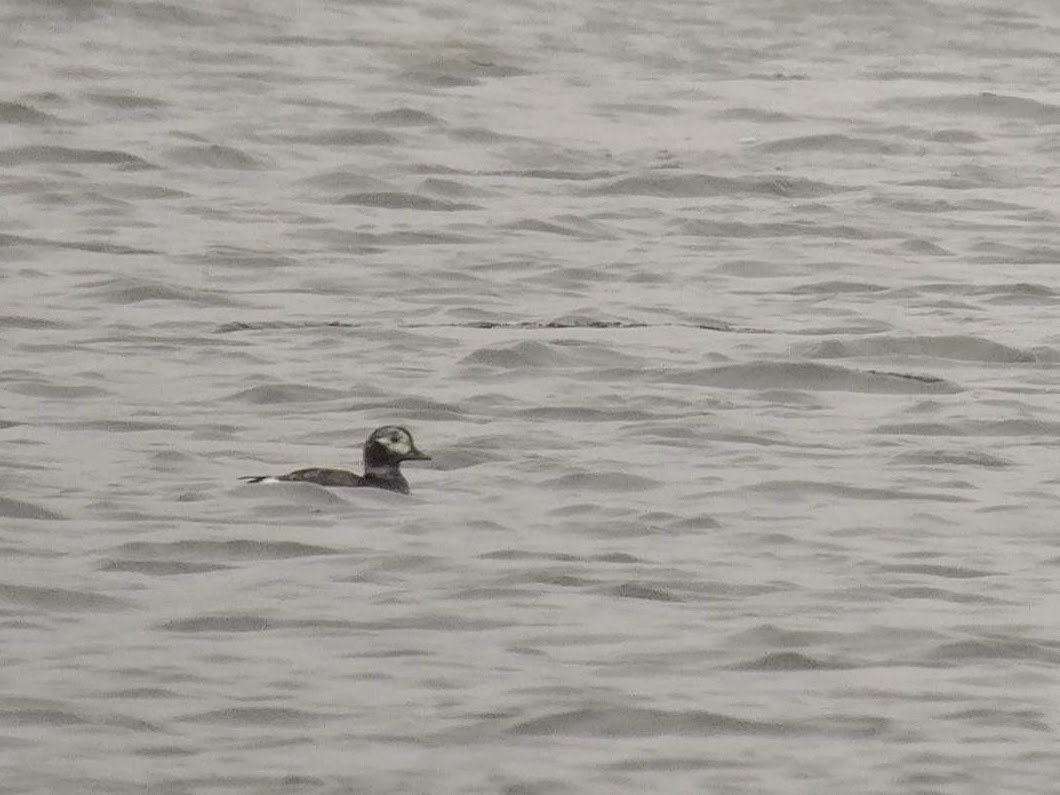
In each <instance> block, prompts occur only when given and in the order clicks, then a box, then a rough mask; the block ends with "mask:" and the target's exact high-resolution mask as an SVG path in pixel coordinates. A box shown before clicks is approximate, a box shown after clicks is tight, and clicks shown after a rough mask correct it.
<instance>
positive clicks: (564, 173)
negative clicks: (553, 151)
mask: <svg viewBox="0 0 1060 795" xmlns="http://www.w3.org/2000/svg"><path fill="white" fill-rule="evenodd" d="M490 173H491V174H492V175H494V176H498V177H514V178H523V179H543V180H552V181H556V182H592V181H593V180H597V179H607V178H609V177H614V176H616V173H615V172H614V171H599V170H593V171H577V170H574V169H560V168H528V169H520V170H517V171H496V172H490Z"/></svg>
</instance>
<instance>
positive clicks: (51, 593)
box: [0, 583, 132, 613]
mask: <svg viewBox="0 0 1060 795" xmlns="http://www.w3.org/2000/svg"><path fill="white" fill-rule="evenodd" d="M0 602H2V603H5V604H10V605H18V606H19V607H26V608H30V609H35V610H45V611H49V612H51V611H55V612H60V613H61V612H71V613H79V612H84V611H88V612H96V611H100V612H102V611H109V610H125V609H127V608H129V607H131V606H132V604H131V603H130V602H128V601H126V600H124V599H116V598H115V597H113V596H104V595H103V594H98V593H91V592H89V591H70V590H66V589H64V588H39V587H36V586H32V585H10V584H3V583H0Z"/></svg>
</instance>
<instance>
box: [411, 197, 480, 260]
mask: <svg viewBox="0 0 1060 795" xmlns="http://www.w3.org/2000/svg"><path fill="white" fill-rule="evenodd" d="M420 189H421V190H423V191H426V192H427V193H433V194H435V195H436V196H446V197H449V198H454V197H456V198H466V197H468V196H487V195H489V194H488V193H487V191H484V190H482V189H480V188H476V187H475V186H473V185H470V184H468V183H466V182H460V181H458V180H455V179H441V178H440V177H427V179H425V180H423V181H422V182H421V183H420ZM454 275H457V274H456V272H454Z"/></svg>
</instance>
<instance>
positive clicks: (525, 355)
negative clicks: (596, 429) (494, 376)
mask: <svg viewBox="0 0 1060 795" xmlns="http://www.w3.org/2000/svg"><path fill="white" fill-rule="evenodd" d="M639 361H640V360H638V359H635V358H634V357H632V356H628V355H626V354H624V353H619V352H618V351H616V350H615V349H614V348H613V347H610V346H605V345H599V344H596V343H590V342H584V341H581V340H553V341H549V342H537V341H535V340H523V341H521V342H515V343H508V344H504V345H498V346H490V347H484V348H479V349H478V350H477V351H473V352H472V353H470V354H468V355H467V356H465V357H464V358H463V359H461V361H460V363H461V364H473V365H488V366H490V367H496V368H499V369H504V370H526V369H548V368H568V367H614V366H622V365H631V364H635V363H638V362H639Z"/></svg>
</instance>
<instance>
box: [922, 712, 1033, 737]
mask: <svg viewBox="0 0 1060 795" xmlns="http://www.w3.org/2000/svg"><path fill="white" fill-rule="evenodd" d="M938 718H939V719H941V720H954V721H967V722H969V723H972V724H974V725H976V726H981V727H986V728H991V729H1025V730H1027V731H1035V732H1043V733H1050V734H1051V733H1052V732H1053V726H1052V722H1051V721H1050V720H1049V718H1048V717H1047V716H1046V715H1045V713H1043V712H1041V711H1039V710H1036V709H1023V710H1010V709H1000V708H996V709H963V710H960V711H958V712H949V713H946V714H943V715H939V716H938Z"/></svg>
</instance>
